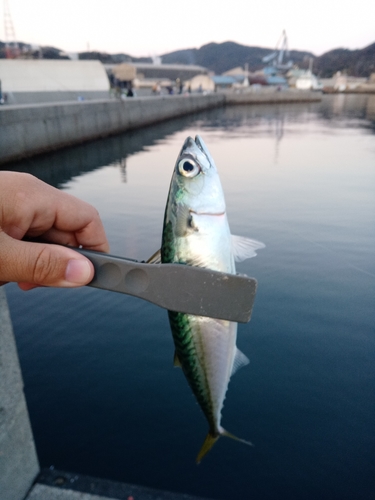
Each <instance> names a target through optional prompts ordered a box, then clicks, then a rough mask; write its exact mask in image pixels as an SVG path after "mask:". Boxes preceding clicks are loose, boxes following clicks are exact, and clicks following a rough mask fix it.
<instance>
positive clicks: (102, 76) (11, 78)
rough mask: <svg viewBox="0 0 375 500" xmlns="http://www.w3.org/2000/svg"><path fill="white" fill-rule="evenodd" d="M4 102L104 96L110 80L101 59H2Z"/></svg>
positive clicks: (34, 101)
mask: <svg viewBox="0 0 375 500" xmlns="http://www.w3.org/2000/svg"><path fill="white" fill-rule="evenodd" d="M0 82H1V90H2V97H3V101H4V103H5V104H33V103H42V102H61V101H72V100H73V101H77V100H87V99H104V98H108V97H109V90H110V86H109V80H108V77H107V74H106V72H105V69H104V67H103V65H102V64H101V63H100V62H99V61H69V60H50V59H36V60H32V59H0Z"/></svg>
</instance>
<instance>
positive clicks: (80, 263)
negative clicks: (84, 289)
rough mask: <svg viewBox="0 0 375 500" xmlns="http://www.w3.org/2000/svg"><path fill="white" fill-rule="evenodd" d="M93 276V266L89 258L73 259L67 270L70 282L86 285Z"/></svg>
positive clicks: (67, 277)
mask: <svg viewBox="0 0 375 500" xmlns="http://www.w3.org/2000/svg"><path fill="white" fill-rule="evenodd" d="M90 277H91V266H90V264H89V262H88V261H87V260H77V259H72V260H70V261H69V262H68V265H67V266H66V270H65V279H66V281H68V282H69V283H74V284H76V285H85V284H86V283H87V282H88V281H89V279H90Z"/></svg>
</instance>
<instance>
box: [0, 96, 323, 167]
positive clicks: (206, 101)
mask: <svg viewBox="0 0 375 500" xmlns="http://www.w3.org/2000/svg"><path fill="white" fill-rule="evenodd" d="M320 99H321V96H320V94H317V93H314V92H307V91H293V90H283V91H280V92H278V91H277V90H276V89H266V90H264V91H258V92H251V91H246V92H245V91H244V92H241V93H233V92H225V93H224V92H218V93H212V94H207V95H203V94H188V95H176V96H159V97H136V98H128V99H126V100H116V99H106V100H98V101H84V102H76V101H75V102H63V103H53V104H30V105H15V106H0V164H5V163H7V162H11V161H16V160H19V159H21V158H25V157H27V156H33V155H36V154H39V153H44V152H47V151H51V150H54V149H59V148H64V147H66V146H70V145H73V144H79V143H82V142H85V141H90V140H94V139H98V138H100V137H105V136H109V135H115V134H119V133H121V132H125V131H127V130H131V129H135V128H139V127H142V126H146V125H151V124H155V123H158V122H161V121H164V120H169V119H171V118H176V117H179V116H183V115H188V114H192V113H196V112H199V111H203V110H206V109H210V108H214V107H219V106H225V105H234V104H266V103H274V104H277V103H293V102H296V103H299V102H314V101H318V100H320Z"/></svg>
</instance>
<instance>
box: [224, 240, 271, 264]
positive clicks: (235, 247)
mask: <svg viewBox="0 0 375 500" xmlns="http://www.w3.org/2000/svg"><path fill="white" fill-rule="evenodd" d="M265 246H266V245H265V244H264V243H262V242H260V241H257V240H251V239H250V238H245V237H244V236H235V235H233V234H232V253H233V257H234V260H235V261H236V262H242V261H243V260H246V259H250V258H251V257H255V256H256V254H257V253H256V250H259V249H260V248H265Z"/></svg>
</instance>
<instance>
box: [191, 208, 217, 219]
mask: <svg viewBox="0 0 375 500" xmlns="http://www.w3.org/2000/svg"><path fill="white" fill-rule="evenodd" d="M189 212H190V213H191V214H195V215H210V216H213V217H220V216H221V215H225V210H224V211H223V212H196V211H195V210H191V209H190V210H189Z"/></svg>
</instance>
